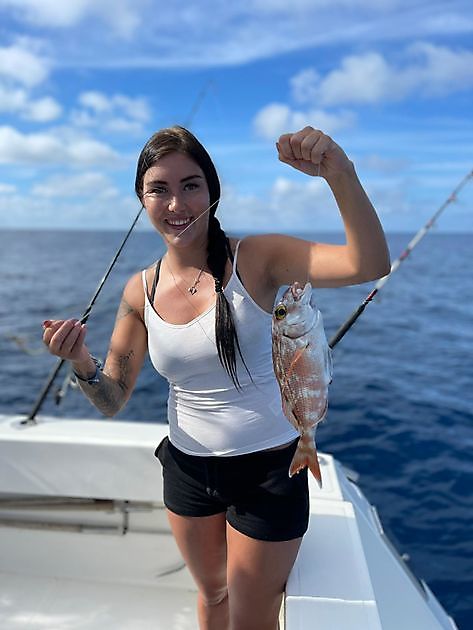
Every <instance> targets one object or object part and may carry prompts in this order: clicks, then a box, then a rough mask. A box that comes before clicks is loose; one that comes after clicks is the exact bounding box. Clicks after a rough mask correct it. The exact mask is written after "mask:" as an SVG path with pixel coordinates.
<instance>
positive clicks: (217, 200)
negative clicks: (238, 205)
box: [174, 198, 220, 243]
mask: <svg viewBox="0 0 473 630" xmlns="http://www.w3.org/2000/svg"><path fill="white" fill-rule="evenodd" d="M219 201H220V198H218V199H216V200H215V201H214V202H213V203H211V204H210V206H209V207H208V208H207V209H206V210H204V211H203V212H202V214H199V216H198V217H196V218H195V219H193V220H192V221H191V222H190V223H189V225H187V226H186V227H185V228H184V229H183V230H182V232H179V234H178V235H177V236H175V237H174V243H177V242H179V239H180V238H181V236H182V235H183V234H184V232H185V231H186V230H188V229H189V228H190V227H192V226H193V225H194V223H195V222H196V221H198V220H199V219H201V218H202V217H203V216H204V215H205V214H207V212H209V211H210V210H211V209H212V208H213V207H214V206H215V205H216V204H217V203H218V202H219Z"/></svg>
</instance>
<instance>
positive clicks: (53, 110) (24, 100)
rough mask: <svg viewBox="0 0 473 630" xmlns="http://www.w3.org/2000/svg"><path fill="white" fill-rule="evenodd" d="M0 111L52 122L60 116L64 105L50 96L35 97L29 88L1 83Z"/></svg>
mask: <svg viewBox="0 0 473 630" xmlns="http://www.w3.org/2000/svg"><path fill="white" fill-rule="evenodd" d="M0 112H6V113H9V114H17V115H18V116H20V117H21V118H23V119H25V120H32V121H34V122H50V121H51V120H55V119H57V118H59V116H60V115H61V114H62V107H61V105H60V104H59V103H58V102H57V101H56V100H55V99H53V98H51V97H49V96H45V97H43V98H39V99H33V98H31V96H30V94H29V92H28V91H27V90H24V89H22V88H15V87H11V88H10V87H7V86H5V85H2V84H1V83H0Z"/></svg>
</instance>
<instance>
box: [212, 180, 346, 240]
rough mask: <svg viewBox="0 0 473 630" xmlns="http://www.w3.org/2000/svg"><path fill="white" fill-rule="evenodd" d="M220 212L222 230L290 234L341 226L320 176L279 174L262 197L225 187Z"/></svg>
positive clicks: (327, 189)
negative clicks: (281, 175)
mask: <svg viewBox="0 0 473 630" xmlns="http://www.w3.org/2000/svg"><path fill="white" fill-rule="evenodd" d="M219 215H220V217H221V219H222V224H223V225H224V226H225V229H227V230H229V231H232V230H235V231H238V230H245V231H246V230H248V231H251V232H262V231H265V232H268V231H274V232H277V231H286V232H289V233H292V234H297V233H301V232H307V231H308V230H311V231H317V230H320V231H323V230H337V229H343V224H342V222H341V219H340V215H339V212H338V209H337V206H336V204H335V201H334V199H333V196H332V194H331V192H330V190H329V188H328V186H327V185H326V184H325V182H324V181H323V180H321V179H319V178H312V177H311V178H305V179H304V180H299V181H294V180H291V179H289V178H287V177H278V178H276V179H275V180H274V181H273V183H272V184H271V185H270V187H269V188H268V190H267V191H266V192H265V194H264V195H263V196H258V195H241V194H239V193H238V192H237V191H236V190H235V189H233V188H231V187H224V189H223V194H222V201H221V203H220V208H219Z"/></svg>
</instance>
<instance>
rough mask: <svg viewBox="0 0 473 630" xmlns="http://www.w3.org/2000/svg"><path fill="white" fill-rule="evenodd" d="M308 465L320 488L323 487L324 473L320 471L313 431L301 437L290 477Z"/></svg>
mask: <svg viewBox="0 0 473 630" xmlns="http://www.w3.org/2000/svg"><path fill="white" fill-rule="evenodd" d="M306 466H307V467H308V468H309V470H310V472H311V473H312V474H313V476H314V477H315V479H316V480H317V483H318V484H319V488H321V487H322V473H321V472H320V465H319V459H318V457H317V449H316V447H315V442H314V436H313V433H312V432H309V433H303V434H302V435H301V437H300V438H299V442H298V444H297V448H296V452H295V453H294V457H293V458H292V462H291V465H290V467H289V477H293V476H294V475H295V474H296V473H298V472H300V471H301V470H302V469H303V468H305V467H306Z"/></svg>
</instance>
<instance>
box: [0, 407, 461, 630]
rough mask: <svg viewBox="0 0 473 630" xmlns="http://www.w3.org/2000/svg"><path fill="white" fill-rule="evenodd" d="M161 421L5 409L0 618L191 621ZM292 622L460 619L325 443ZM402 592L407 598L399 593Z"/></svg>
mask: <svg viewBox="0 0 473 630" xmlns="http://www.w3.org/2000/svg"><path fill="white" fill-rule="evenodd" d="M166 430H167V429H166V427H165V426H163V425H156V424H137V423H124V422H104V421H102V422H100V421H97V422H94V421H89V420H84V421H81V420H68V421H59V422H58V421H56V420H54V421H53V420H51V421H48V420H41V421H40V423H39V424H38V425H34V426H31V427H27V428H25V427H24V426H21V425H20V424H19V423H18V419H14V418H11V417H9V418H6V417H3V418H2V417H1V416H0V593H1V596H0V628H1V629H2V630H76V629H77V630H79V629H80V630H112V629H113V630H141V629H143V630H151V629H153V630H187V629H191V628H192V629H195V628H197V627H198V624H197V618H196V612H195V607H196V591H195V587H194V584H193V582H192V579H191V577H190V575H189V573H188V571H187V569H186V567H185V566H184V565H183V562H182V560H181V557H180V554H179V552H178V550H177V547H176V545H175V542H174V539H173V537H172V535H171V533H170V531H169V526H168V524H167V519H166V515H165V510H164V506H163V504H162V496H161V485H160V479H161V471H160V469H159V466H160V465H159V462H158V461H157V460H156V459H155V458H154V456H153V452H154V448H155V446H156V444H157V443H159V441H160V439H161V438H162V437H163V436H164V435H165V433H166ZM320 463H321V469H322V477H323V482H324V487H323V489H322V490H320V489H319V488H318V487H317V485H316V483H315V481H313V480H311V483H310V492H311V518H310V525H309V531H308V532H307V534H306V536H305V537H304V539H303V543H302V546H301V550H300V553H299V556H298V558H297V561H296V563H295V566H294V568H293V570H292V572H291V575H290V577H289V580H288V583H287V588H286V597H285V602H284V607H283V610H282V625H281V628H284V629H285V630H309V629H310V628H314V629H317V630H328V629H330V630H334V629H338V628H340V629H342V628H343V630H380V629H382V630H399V628H401V627H404V628H406V629H410V628H413V629H414V628H415V630H438V629H442V628H444V629H445V630H447V629H450V630H452V629H453V628H455V625H454V623H453V622H452V621H451V619H450V618H449V617H448V616H447V615H446V613H445V612H444V611H443V609H442V608H441V607H440V605H439V604H438V602H437V600H435V598H434V597H433V596H432V595H431V594H430V592H429V591H428V589H427V587H426V586H425V585H424V584H423V583H420V582H419V581H418V580H417V579H416V578H415V577H414V576H412V575H411V574H410V572H409V570H408V569H407V567H406V566H405V565H404V563H403V562H402V560H401V559H400V557H399V556H398V554H397V553H396V552H395V551H394V550H393V549H392V547H391V546H390V544H389V541H387V539H386V537H385V536H384V534H383V532H382V528H381V526H380V524H379V521H378V520H377V518H376V513H375V512H374V511H373V509H372V507H371V506H370V505H369V503H368V502H367V501H366V499H365V497H364V495H363V494H362V493H361V491H360V490H359V488H358V486H357V485H356V484H354V483H352V482H351V481H350V480H349V479H348V477H347V476H346V474H345V472H344V471H343V469H342V467H341V466H340V464H338V463H337V462H336V461H335V460H334V459H333V458H332V457H331V456H330V455H327V454H321V455H320ZM400 601H401V602H402V605H400V604H399V602H400Z"/></svg>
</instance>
